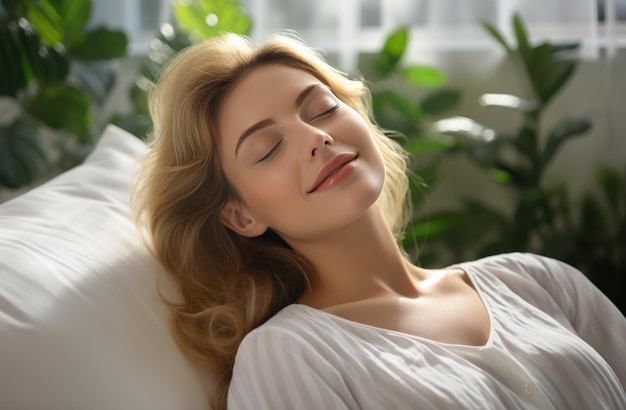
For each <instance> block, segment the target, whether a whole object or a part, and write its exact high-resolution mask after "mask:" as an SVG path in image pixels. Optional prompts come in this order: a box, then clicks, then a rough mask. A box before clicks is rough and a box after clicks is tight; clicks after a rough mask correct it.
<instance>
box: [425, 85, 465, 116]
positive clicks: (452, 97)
mask: <svg viewBox="0 0 626 410" xmlns="http://www.w3.org/2000/svg"><path fill="white" fill-rule="evenodd" d="M459 101H461V92H460V91H459V90H452V89H442V90H437V91H435V92H433V93H431V94H430V95H428V96H427V97H426V98H425V99H424V100H423V101H422V111H424V112H425V113H426V114H429V115H440V114H443V113H445V112H446V111H449V110H451V109H453V108H454V107H456V106H457V105H458V104H459Z"/></svg>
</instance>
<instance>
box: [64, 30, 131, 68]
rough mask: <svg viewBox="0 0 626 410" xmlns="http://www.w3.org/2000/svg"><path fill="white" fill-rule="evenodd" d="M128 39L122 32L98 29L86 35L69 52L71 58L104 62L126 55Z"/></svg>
mask: <svg viewBox="0 0 626 410" xmlns="http://www.w3.org/2000/svg"><path fill="white" fill-rule="evenodd" d="M127 45H128V39H127V38H126V34H124V32H122V31H115V30H109V29H107V28H104V27H99V28H96V29H94V30H91V31H89V32H87V33H86V35H85V37H84V40H83V41H82V42H80V43H78V44H77V45H76V46H75V47H73V48H72V49H71V50H70V54H71V56H72V57H74V58H77V59H82V60H106V59H110V58H117V57H122V56H123V55H124V54H126V46H127Z"/></svg>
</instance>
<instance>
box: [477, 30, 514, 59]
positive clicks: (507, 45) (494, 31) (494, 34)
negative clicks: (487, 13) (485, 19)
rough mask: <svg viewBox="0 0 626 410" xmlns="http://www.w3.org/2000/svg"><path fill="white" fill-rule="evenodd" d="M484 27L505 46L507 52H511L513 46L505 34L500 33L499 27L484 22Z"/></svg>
mask: <svg viewBox="0 0 626 410" xmlns="http://www.w3.org/2000/svg"><path fill="white" fill-rule="evenodd" d="M483 27H484V28H485V30H487V32H488V33H489V34H490V35H491V37H493V38H494V39H495V40H496V41H497V42H498V43H500V45H501V46H502V48H504V49H505V50H506V51H507V52H509V53H510V52H512V51H513V50H512V49H511V47H510V46H509V44H508V43H507V42H506V40H505V39H504V36H502V34H500V32H499V31H498V29H496V28H495V27H494V26H492V25H491V24H489V23H483Z"/></svg>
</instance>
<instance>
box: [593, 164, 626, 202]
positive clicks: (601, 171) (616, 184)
mask: <svg viewBox="0 0 626 410" xmlns="http://www.w3.org/2000/svg"><path fill="white" fill-rule="evenodd" d="M596 175H597V180H598V183H599V184H600V187H601V188H602V192H604V195H605V197H606V199H607V201H608V203H609V206H610V207H611V210H612V211H613V212H614V213H616V214H617V212H618V210H619V207H620V202H624V201H626V196H625V195H626V187H625V186H624V185H623V183H622V182H621V181H620V177H619V175H618V174H617V172H615V171H613V170H612V169H610V168H608V167H606V166H600V167H599V168H598V171H597V174H596Z"/></svg>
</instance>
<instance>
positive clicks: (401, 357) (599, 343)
mask: <svg viewBox="0 0 626 410" xmlns="http://www.w3.org/2000/svg"><path fill="white" fill-rule="evenodd" d="M458 266H459V267H460V268H462V269H463V270H464V271H465V272H466V273H467V275H468V276H469V278H470V279H471V281H472V282H473V284H474V286H475V288H476V291H477V292H478V294H479V296H480V297H481V299H482V301H483V303H484V304H485V307H486V309H487V312H488V314H489V318H490V336H489V340H488V342H487V343H486V345H485V346H466V345H455V344H446V343H441V342H436V341H433V340H429V339H425V338H421V337H416V336H412V335H409V334H405V333H401V332H396V331H392V330H386V329H383V328H378V327H374V326H369V325H365V324H361V323H357V322H354V321H350V320H347V319H343V318H341V317H338V316H335V315H332V314H329V313H325V312H323V311H320V310H316V309H313V308H310V307H308V306H305V305H298V304H294V305H290V306H287V307H285V308H284V309H283V310H281V311H280V312H279V313H278V314H276V315H275V316H274V317H272V318H271V319H270V320H268V321H267V322H266V323H265V324H263V325H262V326H260V327H258V328H257V329H255V330H254V331H252V332H250V333H249V334H248V335H247V336H246V337H245V338H244V340H243V342H242V343H241V345H240V347H239V351H238V352H237V357H236V361H235V367H234V371H233V377H232V382H231V385H230V389H229V392H228V407H229V408H230V409H273V410H278V409H443V408H446V409H447V408H469V409H488V408H490V409H522V408H523V409H533V408H536V409H626V394H625V393H624V386H625V385H626V346H625V345H624V343H625V342H626V319H624V316H622V315H621V313H620V312H619V311H618V310H617V308H616V307H615V306H614V305H613V304H612V303H611V302H610V301H608V299H607V298H606V297H604V295H602V294H601V293H600V292H599V291H598V290H597V289H596V288H595V287H594V286H593V285H592V284H591V283H590V282H589V281H588V280H587V279H586V278H585V277H584V276H583V275H582V274H581V273H580V272H579V271H577V270H576V269H574V268H572V267H571V266H569V265H566V264H564V263H562V262H558V261H556V260H553V259H549V258H545V257H541V256H537V255H532V254H506V255H499V256H493V257H489V258H485V259H481V260H478V261H474V262H468V263H463V264H460V265H458Z"/></svg>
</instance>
